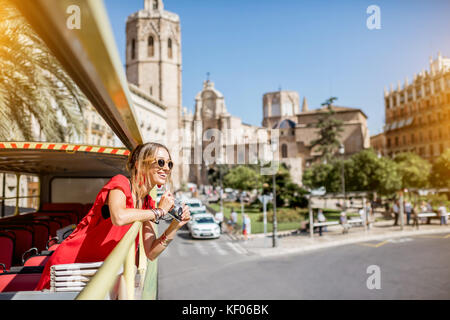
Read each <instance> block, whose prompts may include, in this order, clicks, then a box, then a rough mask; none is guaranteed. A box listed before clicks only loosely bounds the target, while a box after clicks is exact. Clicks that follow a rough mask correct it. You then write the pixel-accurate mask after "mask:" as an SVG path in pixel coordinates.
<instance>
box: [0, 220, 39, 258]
mask: <svg viewBox="0 0 450 320" xmlns="http://www.w3.org/2000/svg"><path fill="white" fill-rule="evenodd" d="M0 231H9V232H12V233H14V235H15V238H16V242H15V246H14V255H13V262H12V265H13V266H18V265H21V264H22V254H24V253H25V251H27V250H29V249H30V248H32V246H33V229H32V228H31V227H28V226H23V225H22V226H21V225H0Z"/></svg>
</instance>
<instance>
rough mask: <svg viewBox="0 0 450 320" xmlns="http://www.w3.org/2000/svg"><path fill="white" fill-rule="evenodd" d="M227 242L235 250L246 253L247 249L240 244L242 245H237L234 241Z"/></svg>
mask: <svg viewBox="0 0 450 320" xmlns="http://www.w3.org/2000/svg"><path fill="white" fill-rule="evenodd" d="M226 244H227V245H228V246H229V247H230V248H231V249H232V250H233V251H234V252H237V253H239V254H245V253H246V251H245V250H244V249H243V248H242V247H241V246H240V245H235V244H234V243H232V242H226Z"/></svg>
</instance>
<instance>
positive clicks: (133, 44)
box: [131, 39, 136, 60]
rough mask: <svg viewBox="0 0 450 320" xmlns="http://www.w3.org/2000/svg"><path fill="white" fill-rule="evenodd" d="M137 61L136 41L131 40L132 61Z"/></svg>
mask: <svg viewBox="0 0 450 320" xmlns="http://www.w3.org/2000/svg"><path fill="white" fill-rule="evenodd" d="M134 59H136V40H135V39H131V60H134Z"/></svg>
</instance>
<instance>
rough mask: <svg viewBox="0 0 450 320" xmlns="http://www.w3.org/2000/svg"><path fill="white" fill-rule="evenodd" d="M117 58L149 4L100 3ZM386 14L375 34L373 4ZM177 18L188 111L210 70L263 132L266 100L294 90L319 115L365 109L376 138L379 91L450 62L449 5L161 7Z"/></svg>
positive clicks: (318, 1) (232, 104) (232, 107)
mask: <svg viewBox="0 0 450 320" xmlns="http://www.w3.org/2000/svg"><path fill="white" fill-rule="evenodd" d="M104 2H105V5H106V8H107V11H108V14H109V17H110V20H111V25H112V28H113V31H114V35H115V38H116V42H117V46H118V49H119V53H120V56H121V59H122V61H123V63H124V61H125V22H126V19H127V16H128V15H129V14H131V13H133V12H136V11H138V10H139V9H142V8H143V7H144V0H126V1H123V0H104ZM373 4H375V5H377V6H379V7H380V10H381V29H379V30H369V29H368V28H367V27H366V20H367V18H368V17H369V14H367V13H366V9H367V7H368V6H369V5H373ZM164 7H165V10H168V11H171V12H174V13H177V14H178V15H179V16H180V20H181V33H182V34H181V36H182V59H183V74H182V79H183V80H182V81H183V96H182V99H183V106H186V107H187V108H188V109H191V110H193V109H194V97H195V95H196V94H197V93H198V92H199V91H200V90H201V89H202V84H203V81H204V80H205V79H206V73H207V72H210V74H211V76H210V78H211V80H212V81H213V82H214V83H215V86H216V88H217V89H218V90H219V91H221V92H222V93H223V94H224V96H225V103H226V106H227V109H228V111H229V112H230V113H231V114H232V115H235V116H238V117H240V118H242V120H243V121H244V122H246V123H250V124H254V125H261V122H262V96H263V94H264V93H266V92H271V91H277V90H278V89H279V88H280V87H281V89H282V90H295V91H297V92H298V93H299V95H300V99H301V100H302V99H303V97H304V96H306V98H307V99H308V103H309V106H310V108H318V107H320V104H321V103H322V102H324V101H325V100H326V99H327V98H328V97H330V96H336V97H338V100H337V102H336V104H337V105H342V106H348V107H358V108H361V109H362V110H363V111H364V112H365V114H366V115H367V116H368V126H369V130H370V133H371V134H376V133H379V132H381V130H382V126H383V124H384V104H383V88H384V87H385V86H387V87H389V84H390V83H393V84H394V85H395V87H396V86H397V81H398V80H400V81H402V83H403V82H404V79H405V77H408V78H409V81H410V82H411V79H412V76H413V75H414V73H418V72H420V71H421V70H422V69H426V70H427V69H428V59H429V56H430V55H431V56H433V57H434V58H435V57H436V56H437V53H438V51H441V52H442V54H443V55H444V56H447V57H450V1H448V0H421V1H417V0H388V1H381V0H371V1H364V0H357V1H356V0H354V1H351V0H340V1H331V0H329V1H323V0H311V1H301V0H276V1H275V0H226V1H225V0H165V1H164Z"/></svg>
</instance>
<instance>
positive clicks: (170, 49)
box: [167, 38, 173, 59]
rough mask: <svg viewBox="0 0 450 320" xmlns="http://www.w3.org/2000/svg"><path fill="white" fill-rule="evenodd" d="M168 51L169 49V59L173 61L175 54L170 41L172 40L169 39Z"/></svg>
mask: <svg viewBox="0 0 450 320" xmlns="http://www.w3.org/2000/svg"><path fill="white" fill-rule="evenodd" d="M167 49H168V53H167V56H168V57H169V59H172V56H173V52H172V39H170V38H169V40H168V41H167Z"/></svg>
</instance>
